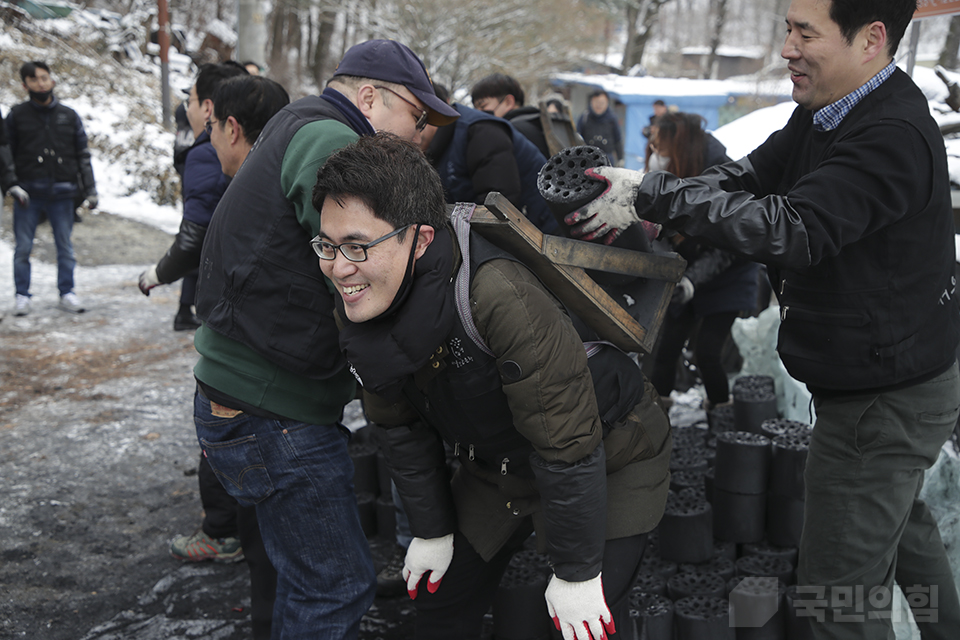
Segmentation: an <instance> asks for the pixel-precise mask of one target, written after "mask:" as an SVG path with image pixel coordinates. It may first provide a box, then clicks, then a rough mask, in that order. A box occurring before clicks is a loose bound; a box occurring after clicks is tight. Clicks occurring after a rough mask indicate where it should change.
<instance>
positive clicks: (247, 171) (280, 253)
mask: <svg viewBox="0 0 960 640" xmlns="http://www.w3.org/2000/svg"><path fill="white" fill-rule="evenodd" d="M317 120H336V121H338V122H341V123H343V124H344V125H345V126H348V125H347V120H346V118H345V117H344V116H343V115H342V114H341V113H340V111H338V110H337V108H336V107H334V106H333V105H332V104H330V103H329V102H327V101H326V100H323V99H321V98H320V97H319V96H309V97H306V98H303V99H301V100H298V101H296V102H294V103H292V104H290V105H288V106H287V107H285V108H284V109H283V110H281V111H280V112H279V113H277V115H275V116H274V117H273V118H271V119H270V122H268V123H267V126H266V127H264V130H263V132H262V133H261V134H260V137H259V138H258V139H257V142H256V143H255V144H254V146H253V148H252V149H251V150H250V153H249V154H248V155H247V158H246V160H245V161H244V163H243V165H242V166H241V167H240V171H238V172H237V176H236V178H235V179H234V180H233V181H232V182H231V183H230V186H229V187H228V188H227V190H226V191H225V192H224V194H223V197H222V198H221V199H220V203H219V204H218V205H217V209H216V211H215V212H214V214H213V219H212V220H211V221H210V227H209V228H208V230H207V235H206V239H205V240H204V243H203V254H202V256H201V262H200V274H199V284H198V293H197V315H198V316H199V317H200V318H201V319H202V320H203V321H204V323H205V324H206V325H207V326H208V327H210V328H211V329H213V330H214V331H216V332H217V333H220V334H222V335H224V336H226V337H228V338H231V339H233V340H236V341H237V342H240V343H242V344H244V345H246V346H247V347H249V348H250V349H252V350H253V351H255V352H257V353H259V354H260V355H262V356H263V357H265V358H266V359H267V360H269V361H270V362H273V363H274V364H277V365H279V366H280V367H282V368H284V369H286V370H288V371H292V372H293V373H296V374H299V375H303V376H308V377H312V378H318V379H324V378H328V377H330V376H331V375H333V374H335V373H337V372H338V371H340V369H342V368H343V366H344V364H345V363H346V361H345V359H344V357H343V355H342V354H341V352H340V348H339V345H338V341H337V333H338V332H337V326H336V323H335V322H334V319H333V309H334V306H333V298H332V295H333V294H331V293H330V290H329V289H328V288H327V285H326V282H325V280H324V278H323V274H322V273H321V272H320V267H319V265H318V263H317V256H316V255H315V254H314V253H313V250H312V249H311V248H310V236H309V233H308V232H307V230H306V229H304V228H303V226H302V225H301V224H300V222H299V221H298V220H297V216H296V212H295V210H294V207H293V205H292V204H291V203H290V201H289V200H287V198H286V197H285V196H284V194H283V191H282V188H281V185H280V169H281V165H282V163H283V157H284V154H285V153H286V150H287V145H289V143H290V140H291V139H292V138H293V136H294V135H295V134H296V133H297V131H299V130H300V127H302V126H304V125H306V124H309V123H311V122H315V121H317ZM335 150H336V149H330V151H331V152H333V151H335Z"/></svg>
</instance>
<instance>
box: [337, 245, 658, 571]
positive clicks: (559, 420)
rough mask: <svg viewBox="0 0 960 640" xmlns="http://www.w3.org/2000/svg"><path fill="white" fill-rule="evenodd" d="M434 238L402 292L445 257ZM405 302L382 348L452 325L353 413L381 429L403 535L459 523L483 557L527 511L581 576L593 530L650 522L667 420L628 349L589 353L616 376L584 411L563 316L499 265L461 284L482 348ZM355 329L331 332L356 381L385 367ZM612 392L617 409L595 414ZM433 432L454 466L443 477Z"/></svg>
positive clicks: (523, 276) (566, 565)
mask: <svg viewBox="0 0 960 640" xmlns="http://www.w3.org/2000/svg"><path fill="white" fill-rule="evenodd" d="M474 245H475V243H474V242H471V247H472V249H471V250H472V251H474V252H475V251H476V249H475V248H474ZM437 246H438V242H437V241H436V240H435V241H434V244H433V245H431V247H430V249H428V251H427V253H426V254H425V256H424V257H423V258H421V259H420V260H418V261H417V267H416V269H417V271H416V273H417V276H416V279H415V281H414V282H415V285H414V287H415V288H416V286H417V285H416V283H417V282H418V280H420V278H426V277H429V276H428V273H427V271H426V270H427V266H426V264H424V263H425V262H429V261H430V260H438V265H443V264H447V265H449V264H455V261H453V262H451V261H450V260H447V261H446V262H442V261H440V260H441V256H437V255H431V250H433V249H435V248H436V247H437ZM447 246H450V245H449V244H448V245H447ZM457 257H459V253H458V254H457ZM438 268H439V271H440V276H439V277H440V279H441V281H442V282H449V277H450V269H449V267H445V268H444V267H438ZM414 294H415V290H414V293H412V294H411V296H413V295H414ZM447 295H450V296H452V295H453V294H452V291H450V292H448V294H447ZM412 300H414V298H411V299H410V300H408V302H407V303H405V305H404V307H402V308H400V309H399V310H398V311H397V312H396V314H395V316H393V317H392V318H391V321H390V322H388V323H384V324H383V325H382V332H383V333H384V336H383V338H384V342H383V344H385V345H390V344H392V345H396V344H401V345H402V344H409V342H411V340H410V339H411V338H419V337H422V334H423V333H424V327H428V326H429V327H441V326H451V327H452V328H451V329H449V330H447V331H445V332H444V333H441V334H439V335H433V336H432V342H429V343H428V344H427V343H424V345H423V346H422V347H421V348H420V349H419V350H420V351H422V352H423V353H422V354H421V355H422V358H421V360H419V361H417V362H416V364H415V367H416V368H415V369H414V372H413V373H412V375H410V376H409V377H407V378H405V382H404V386H403V398H402V399H400V400H398V401H396V402H388V401H385V400H383V399H382V398H379V397H376V396H373V395H371V394H369V393H365V409H366V412H367V415H368V417H369V419H370V420H371V421H372V422H374V423H376V424H378V425H379V426H380V427H382V429H381V434H382V441H381V443H382V446H383V449H384V452H385V455H386V456H387V461H388V464H389V465H390V467H391V471H392V474H393V477H394V480H395V481H396V484H397V488H398V490H399V491H400V494H401V496H402V497H403V500H404V505H405V507H406V509H407V514H408V516H409V517H410V524H411V529H412V531H413V533H414V535H416V536H418V537H423V538H435V537H439V536H443V535H446V534H448V533H451V532H452V531H454V530H455V529H459V530H460V531H462V532H463V533H464V535H465V536H466V537H467V539H468V540H469V541H470V543H471V544H472V545H473V546H474V548H475V549H476V550H477V552H478V553H480V555H481V556H482V557H484V558H485V559H487V560H489V559H490V558H491V557H492V556H493V555H494V554H496V552H497V551H498V550H499V549H500V548H501V547H502V545H503V544H504V543H505V542H506V540H507V539H508V538H509V537H510V535H511V534H512V533H513V532H514V531H516V529H517V528H518V527H519V526H520V525H521V522H522V520H523V518H524V517H526V516H532V518H533V522H534V526H535V528H536V529H537V531H538V542H539V544H540V545H541V549H542V550H544V551H546V552H547V553H548V554H549V555H550V557H551V559H552V560H553V563H554V570H555V572H556V574H557V576H558V577H560V578H563V579H565V580H572V581H582V580H588V579H591V578H593V577H595V576H596V575H597V573H599V571H600V563H601V561H602V554H603V542H604V540H605V539H613V538H620V537H625V536H629V535H635V534H639V533H643V532H647V531H650V530H651V529H653V528H654V527H655V526H656V524H657V522H659V519H660V516H661V515H662V512H663V507H664V504H665V501H666V494H667V489H668V485H669V473H668V463H669V457H670V436H669V424H668V422H667V419H666V416H665V414H664V412H663V410H662V408H661V407H660V406H659V404H657V402H658V396H657V394H656V393H655V392H653V390H652V387H650V386H649V383H648V382H647V381H646V380H645V379H644V378H643V376H642V374H641V373H640V371H639V369H638V368H637V367H636V365H635V364H634V363H633V362H632V361H630V360H629V358H627V357H626V356H624V355H623V354H621V353H619V352H616V351H614V352H613V353H609V352H608V353H606V354H605V355H604V352H601V355H600V356H598V357H599V358H601V359H603V358H607V357H609V358H610V360H608V361H606V362H605V363H600V362H599V361H598V363H597V366H598V367H599V369H597V375H605V376H606V375H607V374H609V373H610V372H611V371H612V370H614V369H617V368H619V370H620V371H621V372H622V376H619V377H618V376H616V375H610V376H608V377H606V378H605V380H604V384H603V388H604V392H605V398H604V405H605V406H603V407H600V406H598V402H597V397H596V395H595V392H594V379H593V375H592V374H591V371H592V370H594V367H592V366H590V364H589V363H588V360H587V357H586V353H585V351H584V346H583V343H582V341H581V339H580V337H579V336H578V335H577V332H576V330H575V329H574V328H573V325H572V323H571V320H570V318H569V317H568V316H567V315H566V314H565V312H564V310H563V308H562V306H561V305H560V304H559V303H558V302H557V300H556V299H555V298H554V297H553V296H552V295H551V294H550V293H549V292H548V291H547V290H545V289H544V288H543V286H542V285H541V284H540V282H539V280H537V278H536V277H535V276H534V275H533V274H532V273H531V272H530V271H529V270H528V269H527V268H526V267H524V266H523V265H521V264H519V263H517V262H515V261H513V260H504V259H491V260H490V261H488V262H485V263H483V264H482V266H480V267H479V269H477V270H476V272H475V274H474V276H473V278H472V281H471V284H470V296H469V304H470V309H471V312H472V314H471V315H472V320H473V322H474V323H475V326H476V330H477V332H478V334H479V336H480V337H481V339H482V341H483V343H484V344H485V345H486V346H487V347H488V348H489V350H490V351H491V352H492V353H493V356H492V357H490V356H488V355H486V354H484V353H482V351H481V350H480V349H479V348H478V347H477V346H476V345H475V344H474V343H473V342H472V341H471V340H470V339H469V338H468V337H467V334H466V330H465V329H464V327H463V324H462V323H461V322H460V319H459V317H456V314H455V312H454V317H453V318H451V319H450V320H449V322H448V323H447V324H444V323H439V322H437V321H435V320H434V319H433V318H432V317H426V316H429V315H430V313H429V312H430V309H428V308H424V305H421V304H411V301H412ZM435 306H436V307H438V308H439V307H441V306H445V305H435ZM407 316H409V317H407ZM367 324H369V323H363V324H361V325H350V323H346V326H345V327H344V329H343V331H342V332H341V345H344V346H345V349H346V351H345V352H346V355H347V358H348V360H349V361H350V363H351V365H352V366H354V367H355V368H356V370H357V372H358V374H359V377H360V378H361V379H366V374H367V372H368V371H369V372H374V371H375V369H376V368H377V367H378V366H379V367H382V368H390V367H391V363H392V360H390V359H387V360H385V359H384V357H383V349H380V348H376V347H373V348H371V347H370V345H371V344H373V341H372V339H373V338H374V337H373V336H370V335H366V336H364V337H363V339H356V340H355V339H354V335H353V332H354V331H366V330H369V327H364V325H367ZM387 335H389V339H386V336H387ZM365 349H368V350H369V353H363V352H362V351H363V350H365ZM618 355H619V357H620V358H622V359H623V360H625V361H626V363H627V366H625V367H624V366H623V362H622V361H619V360H618ZM421 362H422V364H420V363H421ZM614 389H616V391H613V390H614ZM641 394H642V397H639V396H640V395H641ZM618 400H619V401H620V402H619V404H621V405H622V410H621V411H619V412H616V414H617V415H608V414H607V413H606V408H607V407H608V406H613V405H616V404H618ZM601 411H604V413H603V418H609V420H604V419H602V417H601ZM442 440H445V441H446V442H447V444H448V445H449V446H450V447H451V448H453V450H454V452H455V454H456V455H457V456H458V457H459V459H460V461H461V463H462V465H461V468H460V470H459V471H458V472H457V474H456V475H455V477H454V478H453V480H452V484H450V483H449V479H448V477H447V474H446V468H445V466H444V451H443V447H442Z"/></svg>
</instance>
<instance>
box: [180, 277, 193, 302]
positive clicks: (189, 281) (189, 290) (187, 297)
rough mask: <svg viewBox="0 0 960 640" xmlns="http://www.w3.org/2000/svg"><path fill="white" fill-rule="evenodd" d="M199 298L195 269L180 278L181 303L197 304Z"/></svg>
mask: <svg viewBox="0 0 960 640" xmlns="http://www.w3.org/2000/svg"><path fill="white" fill-rule="evenodd" d="M196 299H197V270H196V269H194V270H193V271H191V272H190V273H188V274H187V275H185V276H183V279H181V280H180V304H184V305H191V304H195V303H196Z"/></svg>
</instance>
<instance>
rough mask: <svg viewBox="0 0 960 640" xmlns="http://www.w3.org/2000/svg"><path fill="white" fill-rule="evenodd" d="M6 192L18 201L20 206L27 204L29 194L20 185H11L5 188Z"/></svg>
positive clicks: (28, 202)
mask: <svg viewBox="0 0 960 640" xmlns="http://www.w3.org/2000/svg"><path fill="white" fill-rule="evenodd" d="M7 193H9V194H10V195H11V196H13V199H14V200H16V201H17V202H19V203H20V206H21V207H26V206H29V204H30V194H29V193H27V192H26V191H24V190H23V188H22V187H20V185H17V184H15V185H13V186H12V187H10V188H9V189H8V190H7Z"/></svg>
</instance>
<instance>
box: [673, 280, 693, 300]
mask: <svg viewBox="0 0 960 640" xmlns="http://www.w3.org/2000/svg"><path fill="white" fill-rule="evenodd" d="M693 290H694V288H693V283H692V282H690V278H688V277H687V276H683V277H682V278H680V282H678V283H677V286H676V287H674V289H673V302H675V303H677V304H687V303H688V302H690V301H691V300H693Z"/></svg>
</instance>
